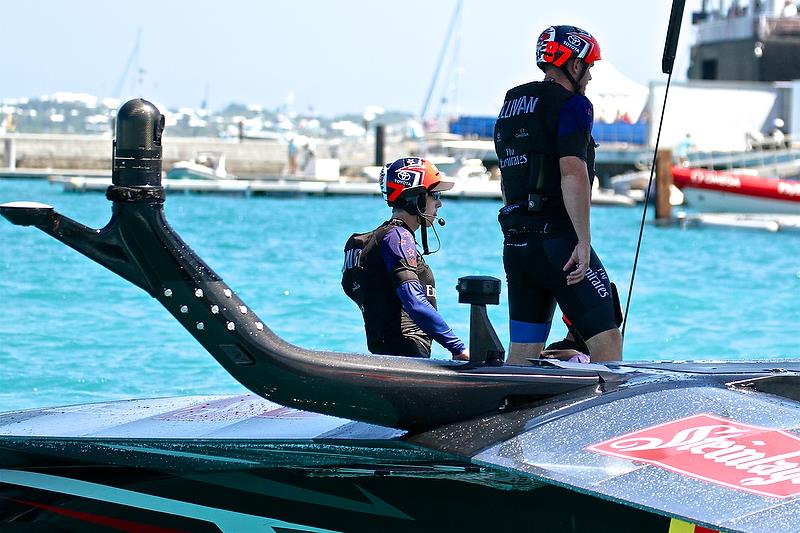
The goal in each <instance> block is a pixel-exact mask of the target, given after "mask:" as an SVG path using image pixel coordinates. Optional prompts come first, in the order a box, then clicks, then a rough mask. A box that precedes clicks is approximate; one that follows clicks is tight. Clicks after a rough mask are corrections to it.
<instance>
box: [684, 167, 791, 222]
mask: <svg viewBox="0 0 800 533" xmlns="http://www.w3.org/2000/svg"><path fill="white" fill-rule="evenodd" d="M672 177H673V181H674V183H675V185H676V186H677V187H679V188H680V189H681V190H682V191H683V194H684V197H685V198H686V203H687V205H690V206H691V207H693V208H694V209H697V210H698V211H703V212H711V213H766V214H772V215H775V214H787V215H800V181H793V180H784V179H778V178H770V177H765V176H753V175H747V174H743V173H736V174H734V173H732V172H719V171H714V170H705V169H702V168H690V167H682V166H674V167H672Z"/></svg>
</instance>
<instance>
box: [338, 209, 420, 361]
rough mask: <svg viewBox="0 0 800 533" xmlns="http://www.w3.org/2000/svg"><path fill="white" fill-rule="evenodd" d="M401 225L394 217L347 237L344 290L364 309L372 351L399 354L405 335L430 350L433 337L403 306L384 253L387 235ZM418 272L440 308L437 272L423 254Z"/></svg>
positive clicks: (418, 265)
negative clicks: (437, 294) (367, 230)
mask: <svg viewBox="0 0 800 533" xmlns="http://www.w3.org/2000/svg"><path fill="white" fill-rule="evenodd" d="M398 226H403V224H402V222H400V221H399V220H390V221H388V222H384V223H383V224H381V225H380V226H379V227H378V228H376V229H374V230H372V231H369V232H367V233H354V234H353V235H351V236H350V238H348V239H347V242H346V243H345V246H344V265H343V267H342V289H343V290H344V293H345V294H346V295H347V296H348V297H349V298H350V299H351V300H353V301H354V302H355V303H356V305H357V306H358V308H359V309H360V310H361V314H362V317H363V318H364V328H365V330H366V334H367V347H368V348H369V350H370V351H371V352H373V353H390V354H391V353H398V352H397V351H393V350H392V347H393V346H394V345H403V344H404V343H403V342H402V339H403V338H413V339H414V340H415V341H417V342H418V343H421V344H423V345H426V346H427V347H428V353H430V342H431V341H430V338H429V337H428V336H427V334H426V333H425V332H424V331H423V330H422V329H421V328H420V327H419V326H417V324H416V323H415V322H414V321H413V320H412V319H411V317H410V316H409V315H408V313H406V311H405V310H404V309H403V306H402V304H401V303H400V299H399V298H398V297H397V294H396V292H395V289H396V286H397V285H396V281H393V279H392V275H391V273H390V272H389V271H388V270H387V269H386V265H385V263H384V260H383V256H382V254H381V249H380V243H381V241H382V240H383V238H384V236H385V235H386V233H388V232H389V231H391V230H392V229H393V228H396V227H398ZM415 273H416V277H417V278H418V279H419V281H420V283H421V284H422V286H423V288H424V289H425V296H426V297H427V299H428V301H429V302H430V303H431V305H432V306H433V307H434V308H436V282H435V280H434V277H433V271H431V269H430V267H429V266H428V264H427V263H426V262H425V260H424V259H423V257H422V256H421V255H419V254H417V257H416V268H415ZM400 281H402V280H400ZM398 354H399V353H398ZM400 355H411V354H400Z"/></svg>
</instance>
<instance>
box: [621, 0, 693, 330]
mask: <svg viewBox="0 0 800 533" xmlns="http://www.w3.org/2000/svg"><path fill="white" fill-rule="evenodd" d="M684 6H685V0H673V1H672V9H671V11H670V14H669V25H668V26H667V37H666V39H665V43H664V55H663V56H662V58H661V71H662V72H664V73H665V74H668V76H667V88H666V89H665V90H664V103H663V105H662V106H661V118H660V119H659V121H658V133H657V134H656V146H655V148H654V149H653V161H652V163H651V165H650V179H649V180H648V181H647V193H646V194H645V196H644V209H643V210H642V222H641V224H640V225H639V239H638V241H637V242H636V254H635V255H634V256H633V271H632V272H631V283H630V286H629V287H628V299H627V301H626V302H625V314H624V315H623V317H622V342H623V343H624V342H625V327H626V326H627V325H628V311H629V310H630V306H631V298H632V297H633V282H634V280H635V279H636V266H637V265H638V264H639V252H640V250H641V248H642V236H643V235H644V222H645V219H646V218H647V206H648V204H649V203H650V190H651V189H652V186H653V175H654V174H655V170H656V161H657V157H658V145H659V143H660V142H661V128H662V126H663V125H664V115H665V114H666V111H667V97H668V96H669V86H670V82H671V81H672V69H673V66H674V64H675V52H676V50H677V47H678V39H679V37H680V31H681V19H682V18H683V9H684Z"/></svg>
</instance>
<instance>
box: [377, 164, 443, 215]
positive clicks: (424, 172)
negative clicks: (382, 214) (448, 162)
mask: <svg viewBox="0 0 800 533" xmlns="http://www.w3.org/2000/svg"><path fill="white" fill-rule="evenodd" d="M453 185H454V184H453V182H450V181H442V175H441V173H440V172H439V169H438V168H436V165H434V164H433V163H431V162H430V161H427V160H425V159H422V158H420V157H402V158H400V159H398V160H397V161H395V162H393V163H390V164H388V165H386V166H384V167H383V169H381V192H382V193H383V197H384V199H386V202H387V203H388V204H389V205H390V206H392V207H405V206H406V204H407V203H408V201H409V200H411V201H412V202H413V201H414V200H415V199H416V197H418V196H419V195H420V194H423V193H426V192H436V191H447V190H449V189H452V188H453Z"/></svg>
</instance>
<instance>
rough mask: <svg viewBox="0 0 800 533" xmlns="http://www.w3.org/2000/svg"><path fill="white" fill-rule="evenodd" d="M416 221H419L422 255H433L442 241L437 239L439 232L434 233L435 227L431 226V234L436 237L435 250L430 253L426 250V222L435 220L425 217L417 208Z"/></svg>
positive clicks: (431, 217) (433, 216)
mask: <svg viewBox="0 0 800 533" xmlns="http://www.w3.org/2000/svg"><path fill="white" fill-rule="evenodd" d="M417 219H418V220H419V225H420V227H421V233H422V255H430V254H435V253H436V252H438V251H439V250H440V249H441V248H442V240H441V239H440V238H439V232H437V231H436V226H434V225H433V224H431V227H432V228H433V234H434V235H436V249H435V250H433V251H431V250H430V249H429V248H428V221H429V219H430V222H433V221H434V220H436V216H435V215H426V214H424V213H422V212H421V211H420V210H419V208H417Z"/></svg>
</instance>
